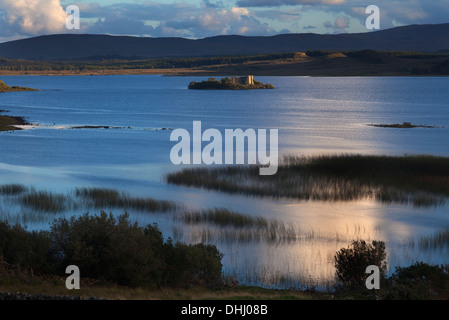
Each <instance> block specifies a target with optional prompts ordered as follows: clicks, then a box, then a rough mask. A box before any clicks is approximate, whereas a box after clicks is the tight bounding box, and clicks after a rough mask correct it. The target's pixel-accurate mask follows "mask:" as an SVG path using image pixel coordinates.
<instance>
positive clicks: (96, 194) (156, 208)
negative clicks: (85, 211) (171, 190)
mask: <svg viewBox="0 0 449 320" xmlns="http://www.w3.org/2000/svg"><path fill="white" fill-rule="evenodd" d="M75 196H76V197H77V198H78V199H80V200H81V201H82V202H84V204H85V206H87V207H93V208H95V209H104V208H121V209H125V210H127V209H134V210H139V211H145V212H169V211H176V210H177V209H178V204H176V203H175V202H173V201H167V200H155V199H152V198H137V197H131V196H129V195H128V194H126V193H125V192H119V191H117V190H114V189H105V188H77V189H76V190H75Z"/></svg>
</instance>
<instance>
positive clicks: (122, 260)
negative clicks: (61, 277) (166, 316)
mask: <svg viewBox="0 0 449 320" xmlns="http://www.w3.org/2000/svg"><path fill="white" fill-rule="evenodd" d="M128 218H129V215H128V214H124V215H121V216H119V217H118V219H115V218H114V217H113V216H112V214H109V215H107V214H106V213H105V212H101V214H100V216H89V215H88V214H85V215H83V216H81V217H79V218H75V217H72V218H71V219H70V220H67V219H65V218H64V219H59V220H57V221H56V222H55V224H54V225H53V226H52V228H51V233H50V236H51V239H52V248H51V249H52V257H54V259H55V260H56V261H57V264H58V266H59V269H60V270H62V269H63V268H65V267H66V266H67V265H71V264H74V265H77V266H78V267H79V268H80V271H81V272H82V274H83V275H84V276H85V277H89V278H94V279H100V280H104V281H106V282H111V283H117V284H120V285H127V286H158V287H160V286H166V285H169V286H185V285H186V284H189V285H190V284H195V285H204V284H210V283H212V282H213V281H216V280H217V277H218V278H219V277H220V274H221V267H222V264H221V258H222V256H221V254H220V253H219V252H218V250H217V249H216V248H215V246H204V247H203V246H202V245H194V246H193V245H186V244H182V243H176V244H173V243H172V242H171V240H169V241H167V243H164V239H163V237H162V233H161V231H160V230H159V229H158V227H157V224H154V225H152V226H151V225H148V226H146V227H145V228H142V227H139V226H138V225H137V223H130V221H129V219H128Z"/></svg>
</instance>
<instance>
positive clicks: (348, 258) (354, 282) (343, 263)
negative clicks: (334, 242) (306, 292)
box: [334, 240, 387, 289]
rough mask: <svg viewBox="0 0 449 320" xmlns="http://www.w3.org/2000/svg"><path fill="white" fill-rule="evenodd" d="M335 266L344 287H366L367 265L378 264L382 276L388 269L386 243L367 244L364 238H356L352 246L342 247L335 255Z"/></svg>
mask: <svg viewBox="0 0 449 320" xmlns="http://www.w3.org/2000/svg"><path fill="white" fill-rule="evenodd" d="M334 258H335V267H336V276H337V279H338V280H339V281H340V282H341V283H342V284H343V286H344V287H346V288H350V289H356V288H365V281H366V278H367V276H368V274H366V273H365V270H366V267H368V266H369V265H376V266H377V267H379V271H380V275H381V278H384V277H385V274H386V271H387V263H386V261H385V259H386V251H385V243H384V242H383V241H373V242H372V244H367V243H366V242H365V241H363V240H355V241H353V242H352V246H350V247H348V248H342V249H341V250H340V251H338V252H337V253H336V255H335V257H334Z"/></svg>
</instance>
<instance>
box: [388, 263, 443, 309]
mask: <svg viewBox="0 0 449 320" xmlns="http://www.w3.org/2000/svg"><path fill="white" fill-rule="evenodd" d="M389 280H390V284H389V286H388V291H387V293H386V294H385V299H395V300H435V299H444V300H447V299H449V265H445V266H443V265H442V266H437V265H433V266H432V265H428V264H426V263H423V262H416V263H415V264H414V265H411V266H409V267H403V268H402V267H397V268H396V270H395V273H394V274H393V275H392V276H391V277H390V279H389Z"/></svg>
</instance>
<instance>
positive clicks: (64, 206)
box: [19, 191, 72, 213]
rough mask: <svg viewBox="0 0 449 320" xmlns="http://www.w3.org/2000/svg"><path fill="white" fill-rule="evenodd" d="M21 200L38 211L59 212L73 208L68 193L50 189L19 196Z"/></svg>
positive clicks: (23, 203)
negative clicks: (57, 192)
mask: <svg viewBox="0 0 449 320" xmlns="http://www.w3.org/2000/svg"><path fill="white" fill-rule="evenodd" d="M19 202H20V203H21V204H22V205H24V206H26V207H28V208H30V209H32V210H35V211H38V212H48V213H59V212H62V211H65V210H68V209H69V208H71V207H72V206H71V199H70V197H69V196H67V195H63V194H55V193H52V192H49V191H31V192H28V193H25V194H23V195H21V196H20V197H19Z"/></svg>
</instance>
